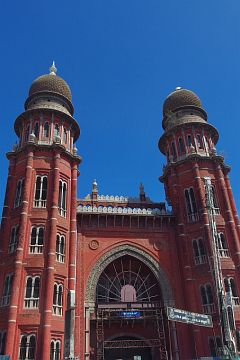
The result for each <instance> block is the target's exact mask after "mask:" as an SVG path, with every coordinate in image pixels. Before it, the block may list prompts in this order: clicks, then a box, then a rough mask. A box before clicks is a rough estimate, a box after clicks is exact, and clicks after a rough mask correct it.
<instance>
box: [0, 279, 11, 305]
mask: <svg viewBox="0 0 240 360" xmlns="http://www.w3.org/2000/svg"><path fill="white" fill-rule="evenodd" d="M12 280H13V274H7V275H6V276H5V280H4V285H3V293H2V299H1V306H8V305H9V303H10V297H11V290H12Z"/></svg>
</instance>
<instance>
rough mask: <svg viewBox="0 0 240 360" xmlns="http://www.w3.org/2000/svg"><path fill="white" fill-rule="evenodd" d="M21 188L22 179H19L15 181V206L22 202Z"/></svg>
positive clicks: (22, 187) (22, 185)
mask: <svg viewBox="0 0 240 360" xmlns="http://www.w3.org/2000/svg"><path fill="white" fill-rule="evenodd" d="M23 189H24V179H19V180H18V182H17V187H16V193H15V200H14V207H15V208H16V207H18V206H20V205H21V204H22V197H23Z"/></svg>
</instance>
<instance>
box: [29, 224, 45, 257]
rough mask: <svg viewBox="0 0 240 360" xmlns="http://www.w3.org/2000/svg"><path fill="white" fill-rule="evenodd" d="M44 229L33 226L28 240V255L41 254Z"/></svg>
mask: <svg viewBox="0 0 240 360" xmlns="http://www.w3.org/2000/svg"><path fill="white" fill-rule="evenodd" d="M43 239H44V228H43V227H42V226H33V227H32V231H31V238H30V249H29V250H30V253H32V254H41V253H42V252H43Z"/></svg>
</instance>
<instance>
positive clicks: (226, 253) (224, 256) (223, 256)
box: [218, 249, 230, 258]
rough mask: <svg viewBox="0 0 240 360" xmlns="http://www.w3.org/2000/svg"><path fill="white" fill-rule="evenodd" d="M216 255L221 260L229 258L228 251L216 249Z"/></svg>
mask: <svg viewBox="0 0 240 360" xmlns="http://www.w3.org/2000/svg"><path fill="white" fill-rule="evenodd" d="M218 253H219V256H220V257H221V258H229V257H230V255H229V251H228V249H218Z"/></svg>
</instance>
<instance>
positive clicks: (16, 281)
mask: <svg viewBox="0 0 240 360" xmlns="http://www.w3.org/2000/svg"><path fill="white" fill-rule="evenodd" d="M32 168H33V151H32V149H31V148H30V147H29V148H28V153H27V163H26V173H25V185H24V191H23V200H22V208H21V213H20V221H19V240H18V247H17V250H16V257H15V261H14V277H13V282H12V290H11V298H10V304H9V316H8V327H7V338H6V350H5V352H6V354H8V355H10V357H12V356H13V349H14V343H15V341H18V339H16V338H15V336H16V326H17V325H16V321H17V314H18V306H19V293H20V285H21V277H22V270H23V255H24V249H25V247H26V246H27V241H28V236H27V233H26V229H27V222H28V209H29V201H30V193H31V192H30V188H31V184H32Z"/></svg>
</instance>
